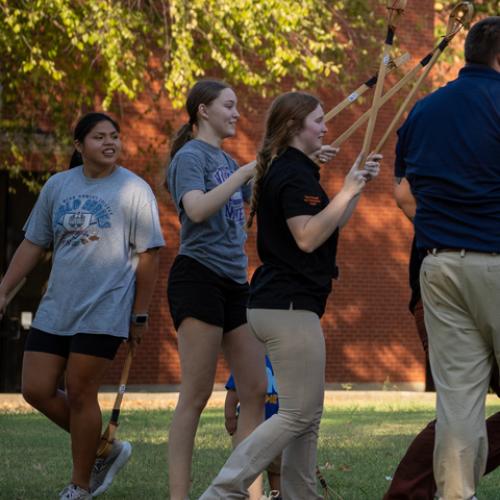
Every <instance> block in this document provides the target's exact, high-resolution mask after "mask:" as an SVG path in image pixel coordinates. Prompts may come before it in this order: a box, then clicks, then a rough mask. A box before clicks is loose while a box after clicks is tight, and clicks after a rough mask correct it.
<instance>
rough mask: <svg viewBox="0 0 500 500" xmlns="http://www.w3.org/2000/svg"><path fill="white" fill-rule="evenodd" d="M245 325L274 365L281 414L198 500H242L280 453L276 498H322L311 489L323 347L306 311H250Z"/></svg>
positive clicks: (312, 318)
mask: <svg viewBox="0 0 500 500" xmlns="http://www.w3.org/2000/svg"><path fill="white" fill-rule="evenodd" d="M247 317H248V323H249V325H250V327H251V328H252V330H253V332H254V333H255V335H256V336H257V338H258V339H259V340H261V341H262V342H264V343H265V344H266V349H267V352H268V355H269V358H270V360H271V363H272V365H273V369H274V374H275V380H276V384H277V388H278V395H279V402H280V409H279V412H278V413H277V414H276V415H273V416H272V417H271V418H270V419H269V420H266V421H265V422H264V423H262V424H261V425H260V426H259V427H257V429H255V431H254V432H253V433H252V434H251V435H250V436H248V437H247V438H246V439H245V440H243V441H242V442H241V443H240V444H239V445H238V447H237V448H236V449H235V450H234V451H233V453H232V454H231V456H230V457H229V459H228V460H227V462H226V464H225V465H224V467H223V468H222V470H221V471H220V472H219V474H218V475H217V477H216V478H215V479H214V481H213V482H212V484H211V485H210V487H209V488H208V489H207V491H206V492H205V493H204V494H203V495H202V496H201V497H200V498H201V499H203V500H216V499H217V500H220V499H224V500H228V499H239V498H246V497H247V493H246V490H247V488H248V486H249V485H250V484H251V483H252V482H253V480H254V479H255V478H256V477H257V476H258V475H259V474H260V473H261V472H262V471H264V470H265V469H266V468H267V467H268V465H269V464H270V463H271V462H272V461H273V459H274V458H275V457H276V456H278V455H279V454H280V453H282V465H281V474H282V475H281V487H282V491H281V495H282V497H283V498H284V499H286V500H316V499H320V498H322V497H321V496H320V495H318V492H317V488H316V474H315V470H316V446H317V440H318V430H319V423H320V420H321V415H322V412H323V398H324V377H325V341H324V337H323V331H322V330H321V325H320V322H319V318H318V316H317V315H316V314H314V313H312V312H309V311H297V310H287V311H285V310H273V309H249V310H248V311H247Z"/></svg>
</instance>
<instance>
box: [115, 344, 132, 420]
mask: <svg viewBox="0 0 500 500" xmlns="http://www.w3.org/2000/svg"><path fill="white" fill-rule="evenodd" d="M132 358H133V353H132V349H131V348H130V347H129V348H128V353H127V357H126V358H125V363H124V365H123V368H122V373H121V376H120V383H119V386H118V392H117V393H116V398H115V404H114V405H113V412H112V415H111V421H112V422H115V423H117V422H118V416H119V414H120V407H121V404H122V400H123V396H124V394H125V391H126V389H127V381H128V375H129V372H130V367H131V366H132ZM114 416H116V420H115V418H113V417H114Z"/></svg>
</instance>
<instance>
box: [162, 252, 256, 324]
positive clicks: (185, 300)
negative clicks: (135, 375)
mask: <svg viewBox="0 0 500 500" xmlns="http://www.w3.org/2000/svg"><path fill="white" fill-rule="evenodd" d="M248 288H249V287H248V283H237V282H236V281H233V280H231V279H229V278H223V277H221V276H219V275H218V274H216V273H214V272H213V271H211V270H210V269H208V268H207V267H205V266H204V265H203V264H200V263H199V262H198V261H197V260H195V259H192V258H191V257H187V256H186V255H178V256H177V257H176V258H175V261H174V263H173V265H172V268H171V269H170V274H169V277H168V288H167V295H168V303H169V306H170V314H171V315H172V320H173V322H174V326H175V329H176V330H178V329H179V326H180V324H181V323H182V321H183V320H184V319H186V318H195V319H198V320H200V321H203V322H205V323H208V324H210V325H216V326H220V327H221V328H222V330H223V332H224V333H226V332H230V331H231V330H234V329H235V328H237V327H238V326H241V325H244V324H245V323H246V322H247V314H246V309H247V302H248Z"/></svg>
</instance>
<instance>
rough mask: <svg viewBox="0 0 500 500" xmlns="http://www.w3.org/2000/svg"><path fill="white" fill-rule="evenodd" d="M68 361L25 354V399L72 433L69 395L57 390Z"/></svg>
mask: <svg viewBox="0 0 500 500" xmlns="http://www.w3.org/2000/svg"><path fill="white" fill-rule="evenodd" d="M65 368H66V358H63V357H62V356H57V355H55V354H49V353H46V352H35V351H26V352H25V353H24V358H23V381H22V392H23V396H24V399H25V400H26V401H27V402H28V403H29V404H30V405H31V406H33V407H34V408H36V409H37V410H38V411H40V412H41V413H43V414H44V415H45V416H46V417H48V418H49V419H50V420H52V422H54V423H55V424H57V425H58V426H59V427H61V428H63V429H64V430H65V431H68V432H69V406H68V401H67V398H66V393H65V392H64V391H61V390H59V389H58V384H59V380H60V378H61V377H62V375H63V373H64V370H65Z"/></svg>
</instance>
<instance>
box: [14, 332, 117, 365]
mask: <svg viewBox="0 0 500 500" xmlns="http://www.w3.org/2000/svg"><path fill="white" fill-rule="evenodd" d="M123 340H124V339H123V338H121V337H115V336H113V335H103V334H100V333H99V334H95V333H76V334H75V335H54V334H53V333H47V332H43V331H42V330H38V329H36V328H31V330H30V332H29V334H28V337H27V338H26V344H25V346H24V350H25V351H35V352H46V353H49V354H55V355H56V356H61V357H63V358H68V357H69V355H70V353H71V352H74V353H78V354H88V355H89V356H96V357H97V358H107V359H114V357H115V355H116V352H117V351H118V348H119V347H120V345H121V344H122V342H123Z"/></svg>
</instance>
